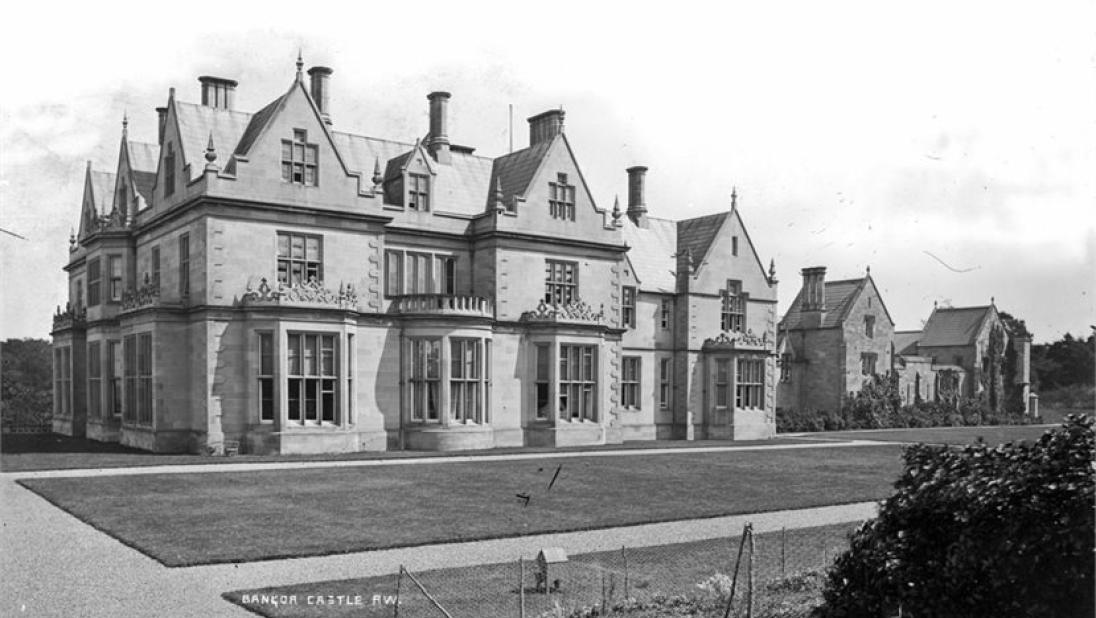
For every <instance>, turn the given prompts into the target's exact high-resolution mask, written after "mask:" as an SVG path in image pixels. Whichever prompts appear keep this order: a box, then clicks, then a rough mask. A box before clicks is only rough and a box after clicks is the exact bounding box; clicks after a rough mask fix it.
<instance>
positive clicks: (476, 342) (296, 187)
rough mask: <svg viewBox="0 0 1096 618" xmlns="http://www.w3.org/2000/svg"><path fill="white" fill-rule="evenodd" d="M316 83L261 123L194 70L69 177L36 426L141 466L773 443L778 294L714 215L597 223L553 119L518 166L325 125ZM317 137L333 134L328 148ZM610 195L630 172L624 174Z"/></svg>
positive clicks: (444, 145) (739, 237)
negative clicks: (74, 219) (76, 182)
mask: <svg viewBox="0 0 1096 618" xmlns="http://www.w3.org/2000/svg"><path fill="white" fill-rule="evenodd" d="M332 75H333V72H332V70H331V69H329V68H325V67H312V68H311V69H309V70H308V71H307V77H306V76H305V72H304V71H303V65H302V63H301V62H300V61H299V60H298V64H297V72H296V76H295V77H293V78H292V79H291V80H290V81H291V83H290V84H289V87H288V88H287V90H286V91H285V92H284V93H282V94H281V95H280V96H278V97H277V98H275V99H274V100H272V101H271V102H270V103H269V104H268V105H267V106H265V107H263V108H262V109H260V110H257V111H254V112H251V113H248V112H244V111H240V110H237V109H235V106H234V99H235V92H236V88H237V86H238V84H237V83H236V82H234V81H231V80H228V79H222V78H216V77H201V78H199V82H200V84H201V90H200V103H188V102H184V101H182V100H181V99H180V98H177V97H176V93H175V90H174V89H172V90H171V91H170V93H169V96H168V99H167V103H166V105H165V106H164V107H162V108H158V109H157V112H158V120H159V134H158V136H157V139H156V141H155V143H143V142H140V141H137V140H135V139H132V138H131V137H130V136H129V135H128V129H127V127H126V125H125V123H123V128H122V135H121V140H120V143H119V148H118V159H117V162H116V165H115V166H114V168H113V171H110V172H106V171H101V170H96V169H93V167H92V165H91V164H90V163H89V164H88V168H87V172H86V176H85V189H84V195H83V200H82V205H81V211H80V212H81V214H80V223H79V230H78V232H77V233H75V234H74V235H73V237H72V238H71V239H70V246H69V261H68V264H67V266H66V267H65V269H66V271H67V273H68V279H69V285H68V299H67V302H66V304H65V308H64V309H63V310H62V309H58V312H57V314H56V315H55V316H54V329H53V346H54V362H55V374H54V375H55V404H54V405H55V409H54V416H53V418H54V420H53V423H54V430H55V431H57V432H60V433H64V434H69V435H74V436H86V437H88V438H92V439H95V440H103V441H115V442H120V443H123V444H126V445H130V446H135V447H139V448H143V449H148V450H152V451H157V452H216V451H218V450H221V449H224V448H226V446H227V445H232V447H233V448H236V447H237V446H238V448H239V449H240V450H241V451H242V452H250V453H312V452H340V451H358V450H385V449H398V448H407V449H427V450H451V449H473V448H491V447H503V446H567V445H584V444H604V443H613V442H620V441H623V440H633V439H636V440H655V439H690V438H704V437H720V438H733V439H755V438H766V437H770V436H772V435H773V434H774V432H775V423H774V409H775V397H776V392H775V390H776V334H777V329H776V324H777V315H776V291H777V288H776V283H777V282H776V279H775V276H774V274H773V272H772V268H771V265H770V269H769V271H768V272H766V270H765V268H764V267H763V265H762V261H761V260H760V259H759V258H758V255H757V252H756V250H755V248H754V246H753V243H752V242H751V240H750V238H749V235H748V234H747V233H746V229H745V226H744V225H743V221H742V217H741V215H740V213H739V211H738V208H737V205H736V204H735V201H734V199H732V202H731V204H730V208H729V210H728V211H727V212H722V213H719V214H715V215H710V216H707V217H701V218H698V219H692V220H687V221H669V220H664V219H657V218H654V217H648V216H647V208H646V199H645V191H644V183H645V173H646V171H647V169H646V168H645V167H642V166H636V167H632V168H630V169H628V170H627V177H626V181H627V186H628V190H627V193H628V199H627V205H626V208H625V209H622V208H621V206H620V204H619V202H618V203H616V204H614V205H613V207H611V208H605V207H599V206H598V205H597V203H596V201H595V198H594V196H592V195H591V194H590V192H589V190H588V188H587V185H586V182H585V180H584V177H583V174H582V172H581V169H580V167H579V164H578V159H577V157H576V153H575V152H574V151H573V150H572V147H571V144H570V143H569V141H568V139H567V136H566V134H565V132H564V112H563V111H562V110H549V111H546V112H544V113H542V114H538V115H536V116H533V117H532V118H529V144H528V146H527V147H525V148H522V149H520V150H517V151H514V152H512V153H508V154H504V155H502V156H497V157H491V156H482V155H480V154H478V153H476V152H475V151H474V149H473V148H470V147H466V146H462V145H459V144H458V143H457V142H455V141H453V140H451V136H450V134H449V129H448V128H449V119H448V114H447V104H448V101H449V99H450V95H449V94H448V93H446V92H433V93H431V94H430V95H429V96H428V97H427V99H428V105H429V126H428V127H424V128H423V129H424V131H423V132H424V134H423V135H422V136H421V137H420V138H419V139H410V140H404V141H396V140H390V139H381V138H376V137H367V136H365V135H360V134H357V133H352V132H348V131H343V130H342V129H341V127H338V125H337V124H336V123H335V121H334V119H332V118H331V116H330V100H331V97H332V96H336V95H335V92H334V89H333V87H332V83H333V82H332ZM337 127H338V129H337ZM621 182H622V184H623V183H624V182H625V175H624V174H623V173H622V175H621Z"/></svg>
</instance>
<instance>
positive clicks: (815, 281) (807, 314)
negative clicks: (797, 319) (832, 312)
mask: <svg viewBox="0 0 1096 618" xmlns="http://www.w3.org/2000/svg"><path fill="white" fill-rule="evenodd" d="M800 272H801V273H802V274H803V301H802V306H801V307H800V312H801V313H802V315H803V326H805V327H807V328H818V327H820V326H822V319H823V317H824V316H825V314H826V267H825V266H814V267H811V268H804V269H803V270H801V271H800Z"/></svg>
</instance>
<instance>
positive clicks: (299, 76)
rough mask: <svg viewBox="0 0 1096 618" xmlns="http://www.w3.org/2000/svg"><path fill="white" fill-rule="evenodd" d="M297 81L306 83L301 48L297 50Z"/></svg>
mask: <svg viewBox="0 0 1096 618" xmlns="http://www.w3.org/2000/svg"><path fill="white" fill-rule="evenodd" d="M297 81H304V57H303V56H302V54H301V48H300V47H298V48H297Z"/></svg>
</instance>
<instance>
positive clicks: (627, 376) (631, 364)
mask: <svg viewBox="0 0 1096 618" xmlns="http://www.w3.org/2000/svg"><path fill="white" fill-rule="evenodd" d="M621 361H622V362H621V379H620V405H622V406H624V407H625V408H635V409H637V410H638V409H639V407H640V403H639V393H640V388H639V375H640V374H639V367H640V363H639V357H638V356H625V357H624V358H623V359H621Z"/></svg>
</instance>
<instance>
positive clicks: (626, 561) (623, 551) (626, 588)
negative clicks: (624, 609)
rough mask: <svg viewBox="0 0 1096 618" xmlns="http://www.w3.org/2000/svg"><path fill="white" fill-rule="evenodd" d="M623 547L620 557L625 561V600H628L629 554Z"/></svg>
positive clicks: (621, 547)
mask: <svg viewBox="0 0 1096 618" xmlns="http://www.w3.org/2000/svg"><path fill="white" fill-rule="evenodd" d="M626 549H627V548H625V547H624V546H623V545H621V546H620V557H621V559H622V560H624V600H625V601H627V600H628V552H627V551H626Z"/></svg>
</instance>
